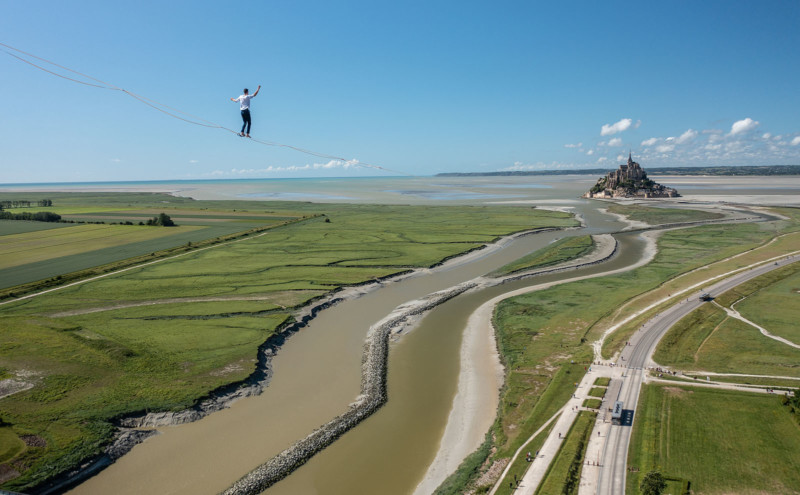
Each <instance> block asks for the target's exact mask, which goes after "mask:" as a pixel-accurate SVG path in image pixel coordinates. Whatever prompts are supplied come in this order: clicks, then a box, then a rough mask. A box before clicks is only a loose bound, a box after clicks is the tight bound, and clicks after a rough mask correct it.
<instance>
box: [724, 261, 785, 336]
mask: <svg viewBox="0 0 800 495" xmlns="http://www.w3.org/2000/svg"><path fill="white" fill-rule="evenodd" d="M775 272H777V273H775ZM775 272H772V273H768V274H766V275H764V276H762V277H758V278H757V279H755V280H752V281H751V282H750V283H748V284H747V285H745V286H740V287H737V288H736V295H737V296H738V297H739V298H742V297H743V298H744V299H743V300H742V301H740V302H738V303H736V304H735V309H736V310H737V311H739V313H740V314H741V315H742V316H743V317H745V318H747V319H748V320H750V321H752V322H754V323H756V324H757V325H760V326H762V327H764V328H765V329H767V330H768V331H769V332H770V333H772V334H773V335H778V336H780V337H784V338H786V339H789V340H790V341H792V342H794V343H797V344H800V325H798V324H797V322H798V321H800V263H793V264H791V265H789V266H787V267H786V268H784V269H779V270H775ZM731 292H733V291H731ZM766 307H768V308H770V311H764V308H766Z"/></svg>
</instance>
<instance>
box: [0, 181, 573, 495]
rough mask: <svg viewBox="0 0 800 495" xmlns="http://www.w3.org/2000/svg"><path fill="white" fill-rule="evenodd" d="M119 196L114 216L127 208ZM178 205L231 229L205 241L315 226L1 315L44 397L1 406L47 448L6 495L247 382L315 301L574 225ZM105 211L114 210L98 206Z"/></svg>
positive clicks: (7, 356) (28, 458) (5, 344)
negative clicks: (139, 419)
mask: <svg viewBox="0 0 800 495" xmlns="http://www.w3.org/2000/svg"><path fill="white" fill-rule="evenodd" d="M120 196H121V197H115V199H116V200H117V201H118V203H109V204H107V205H105V206H106V207H107V208H109V209H112V208H114V207H115V206H120V207H122V203H119V201H123V202H124V200H123V199H122V196H125V195H120ZM156 197H158V198H163V196H158V195H156ZM67 199H68V198H66V197H64V198H63V199H58V198H53V200H54V202H60V201H62V200H63V201H65V202H66V201H67ZM72 199H74V198H72ZM80 199H81V200H82V201H84V202H87V201H89V199H90V198H87V197H86V196H82V197H81V198H80ZM127 199H128V200H129V202H128V203H126V204H125V206H129V207H131V209H134V208H138V211H140V212H141V214H143V215H149V214H150V210H147V209H146V208H144V207H143V205H142V204H141V201H144V200H145V199H146V200H147V201H150V202H153V197H148V196H144V197H142V196H141V195H133V197H128V198H127ZM172 199H175V200H176V203H178V204H177V205H175V206H174V211H175V212H176V213H177V214H176V215H175V217H176V218H187V219H189V218H197V219H199V220H200V221H204V222H207V221H208V218H209V217H212V218H214V219H216V220H220V221H218V222H216V223H211V222H207V223H209V226H208V227H206V228H207V229H215V228H216V229H230V230H233V231H234V232H238V231H241V230H243V228H244V229H246V228H250V227H251V226H252V225H254V224H253V222H255V224H258V225H264V224H266V225H270V224H271V223H274V222H277V221H282V220H284V219H286V218H292V217H294V218H305V221H303V222H300V223H294V224H290V225H284V226H281V227H278V228H275V229H272V230H269V231H268V232H267V233H266V234H264V235H258V236H256V235H253V236H249V237H242V238H239V239H237V240H236V241H235V242H230V243H227V244H223V245H216V246H212V247H210V248H208V249H204V250H181V251H180V253H181V256H180V257H176V258H172V259H165V260H164V261H161V262H159V263H155V264H151V265H147V266H138V267H135V268H133V269H130V270H127V271H125V272H121V273H116V274H112V275H109V276H107V277H105V278H102V279H97V280H93V281H90V282H85V283H82V284H79V285H75V286H71V287H64V288H61V289H59V290H57V291H54V292H51V293H48V294H46V295H41V296H39V297H35V298H32V299H27V300H24V301H16V302H10V303H8V304H5V305H3V306H1V307H0V327H2V328H3V329H4V331H3V332H0V368H2V369H3V370H5V372H6V373H8V374H10V375H15V376H23V375H24V376H28V377H31V378H30V379H31V380H32V381H33V382H34V384H35V386H34V387H33V388H32V389H30V390H28V391H25V392H20V393H17V394H14V395H12V396H9V397H6V398H4V399H2V400H0V418H2V419H3V420H4V421H6V422H8V423H10V424H11V425H12V426H11V427H10V431H12V432H13V433H14V434H15V435H17V437H20V436H24V435H35V436H37V437H41V438H42V439H43V441H44V442H46V446H44V447H35V448H28V447H25V448H23V449H22V450H21V451H18V452H16V453H15V454H13V459H7V460H6V465H7V466H16V467H15V469H17V470H18V471H20V472H21V473H22V474H21V476H20V477H18V478H16V479H14V480H12V481H10V482H8V483H6V484H4V485H2V487H3V488H9V489H15V490H25V489H26V488H27V487H30V486H32V485H35V484H36V483H37V482H39V481H41V480H42V479H45V478H47V477H49V476H52V475H54V474H56V473H58V472H61V471H63V470H65V469H67V468H68V467H70V466H73V465H74V464H75V463H77V462H79V461H80V460H81V459H83V458H86V457H87V456H90V455H92V454H95V453H97V452H98V451H99V450H100V449H101V447H102V445H104V444H105V443H107V442H108V440H109V438H110V435H111V434H112V431H113V429H112V427H111V426H110V424H109V420H110V419H112V418H114V417H116V416H119V415H121V414H125V413H129V412H135V411H144V410H150V411H153V410H176V409H182V408H185V407H187V406H190V405H191V404H193V403H194V402H195V401H196V400H198V399H199V398H202V397H203V396H204V395H205V394H207V393H208V392H209V391H211V390H213V389H214V388H216V387H219V386H221V385H225V384H228V383H232V382H236V381H238V380H241V379H243V378H245V377H247V376H248V375H249V374H250V373H251V372H252V370H253V367H254V364H255V361H254V360H255V358H256V350H257V348H258V346H259V345H260V344H261V343H263V342H264V341H265V340H266V339H267V338H268V337H269V336H270V335H271V334H272V333H274V332H275V331H276V330H277V329H278V328H280V326H281V324H282V323H283V322H284V321H286V320H287V318H290V317H291V311H292V310H294V309H295V308H297V307H299V306H301V305H303V304H305V303H306V302H307V301H309V300H310V299H312V298H314V297H318V296H319V295H322V294H324V293H327V292H329V291H331V290H335V289H338V288H340V287H343V286H347V285H353V284H360V283H364V282H367V281H371V280H374V279H376V278H381V277H385V276H388V275H392V274H396V273H401V272H404V271H407V270H409V269H410V268H413V267H421V266H425V267H427V266H431V265H434V264H436V263H438V262H440V261H442V260H443V259H446V258H448V257H451V256H454V255H457V254H459V253H463V252H466V251H469V250H471V249H475V248H479V247H481V246H482V245H483V244H485V243H486V242H490V241H493V240H495V239H496V238H498V237H500V236H502V235H506V234H510V233H514V232H518V231H522V230H528V229H535V228H541V227H548V226H572V225H575V221H574V220H573V219H571V218H570V216H569V215H567V214H563V213H559V212H547V211H543V210H534V209H531V208H517V207H474V208H473V207H429V206H426V207H401V206H386V207H384V206H376V205H319V204H316V205H312V204H305V203H268V204H267V203H260V204H256V203H255V202H234V203H227V202H226V203H224V206H225V208H222V206H223V205H221V204H219V203H212V202H192V201H187V200H183V199H181V198H170V199H169V200H166V199H165V201H171V200H172ZM140 200H141V201H140ZM91 201H100V200H98V199H97V198H93V199H91ZM137 201H139V204H136V203H137ZM95 205H99V206H101V207H102V206H103V205H102V204H100V203H99V202H98V203H93V204H92V205H89V206H95ZM64 206H65V207H67V206H76V207H77V206H81V205H80V204H78V203H76V204H74V205H70V204H66V205H64ZM256 207H257V209H256ZM162 208H168V207H167V206H163V207H162V206H161V205H159V210H160V211H166V212H167V214H170V211H171V210H169V209H166V210H164V209H162ZM192 208H194V209H193V210H192V211H195V212H197V214H196V215H190V213H192V212H191V211H189V210H191V209H192ZM202 208H208V212H210V213H209V214H207V212H206V211H205V210H202ZM234 210H236V211H235V212H234ZM242 210H247V211H242ZM101 213H103V212H101ZM106 213H108V215H112V216H114V215H117V216H118V215H120V212H119V211H115V212H106ZM81 214H86V215H89V214H90V212H89V211H88V210H87V211H84V212H83V213H81ZM91 214H93V215H94V214H96V213H91ZM131 214H132V213H130V212H125V215H131ZM314 215H317V216H314ZM99 216H102V215H99ZM107 218H110V217H107ZM242 226H244V227H242ZM101 227H102V226H101ZM106 227H110V226H106ZM118 228H126V229H133V230H136V229H138V227H131V226H118ZM153 229H154V230H159V229H158V228H153ZM63 230H64V229H58V231H63ZM67 230H68V229H67ZM161 230H165V231H170V230H173V229H161ZM44 232H53V231H44ZM142 242H151V241H142ZM106 249H112V248H106ZM75 256H77V255H75ZM111 256H113V255H111ZM67 258H68V257H67ZM67 258H57V259H56V260H59V261H63V260H64V259H67ZM42 263H46V262H42ZM34 265H36V264H34ZM12 443H13V442H12ZM17 445H18V443H17ZM9 452H10V451H9ZM9 456H11V454H7V457H9Z"/></svg>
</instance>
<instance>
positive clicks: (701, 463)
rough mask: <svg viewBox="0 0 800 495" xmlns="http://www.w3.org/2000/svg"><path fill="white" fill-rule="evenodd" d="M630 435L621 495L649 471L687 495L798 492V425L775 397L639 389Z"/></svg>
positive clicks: (653, 387) (686, 389)
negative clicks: (681, 486) (681, 484)
mask: <svg viewBox="0 0 800 495" xmlns="http://www.w3.org/2000/svg"><path fill="white" fill-rule="evenodd" d="M633 428H634V430H633V437H632V440H631V446H630V450H629V456H628V464H629V465H630V466H633V467H635V468H638V471H637V472H633V473H628V488H627V491H628V493H638V486H639V482H640V479H641V476H643V475H644V474H645V473H647V472H648V471H650V470H652V469H656V470H659V471H660V472H661V473H662V474H663V475H664V476H665V477H668V478H679V479H682V480H687V481H689V482H690V483H691V489H692V493H702V494H725V493H776V494H779V493H780V494H790V493H797V492H798V490H800V471H798V470H797V466H798V464H800V449H798V448H797V445H799V444H800V425H798V423H797V421H796V420H795V419H794V418H793V417H792V415H791V414H790V412H789V409H788V408H787V407H785V406H783V405H782V403H781V398H780V397H779V396H777V395H768V394H755V393H746V392H738V391H729V390H713V389H703V388H699V387H684V386H678V385H676V386H665V385H645V386H644V388H643V390H642V394H641V396H640V399H639V404H638V407H637V413H636V420H635V421H634V426H633ZM672 493H675V492H674V491H673V492H672Z"/></svg>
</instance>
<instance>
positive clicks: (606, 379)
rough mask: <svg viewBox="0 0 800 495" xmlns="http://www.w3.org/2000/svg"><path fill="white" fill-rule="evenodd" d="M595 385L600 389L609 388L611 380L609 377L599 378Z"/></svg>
mask: <svg viewBox="0 0 800 495" xmlns="http://www.w3.org/2000/svg"><path fill="white" fill-rule="evenodd" d="M594 384H595V385H597V386H598V387H608V386H609V385H610V384H611V378H609V377H607V376H598V377H597V378H596V379H595V381H594Z"/></svg>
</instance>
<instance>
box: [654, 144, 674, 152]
mask: <svg viewBox="0 0 800 495" xmlns="http://www.w3.org/2000/svg"><path fill="white" fill-rule="evenodd" d="M674 149H675V145H674V144H661V145H658V146H656V151H658V152H659V153H669V152H670V151H672V150H674Z"/></svg>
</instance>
